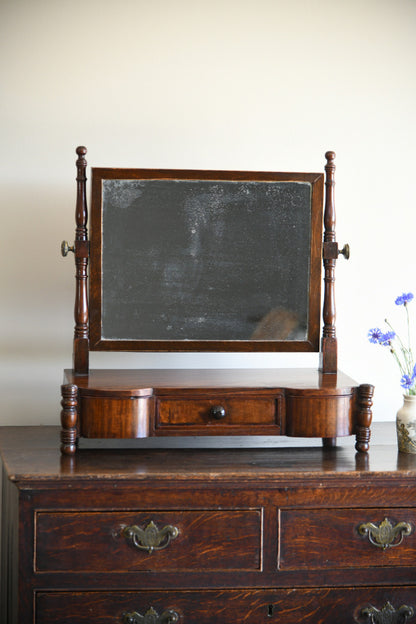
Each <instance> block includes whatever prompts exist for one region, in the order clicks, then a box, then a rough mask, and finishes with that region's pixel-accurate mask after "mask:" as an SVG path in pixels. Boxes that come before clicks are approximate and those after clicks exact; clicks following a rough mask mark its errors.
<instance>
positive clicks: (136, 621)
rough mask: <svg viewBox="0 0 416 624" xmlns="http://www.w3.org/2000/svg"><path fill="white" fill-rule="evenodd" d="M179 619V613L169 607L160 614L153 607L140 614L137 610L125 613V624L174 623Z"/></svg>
mask: <svg viewBox="0 0 416 624" xmlns="http://www.w3.org/2000/svg"><path fill="white" fill-rule="evenodd" d="M178 621H179V615H178V614H177V613H176V611H173V610H172V609H167V610H166V611H163V613H162V614H161V615H158V613H157V612H156V611H155V610H154V609H153V607H150V609H149V610H148V611H146V613H145V614H144V615H140V613H137V611H132V612H131V613H125V614H124V615H123V624H174V623H175V622H178Z"/></svg>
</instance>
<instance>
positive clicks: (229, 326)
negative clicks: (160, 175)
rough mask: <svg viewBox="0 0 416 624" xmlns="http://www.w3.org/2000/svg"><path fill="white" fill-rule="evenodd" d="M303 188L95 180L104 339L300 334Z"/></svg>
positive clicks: (306, 204)
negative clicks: (99, 197)
mask: <svg viewBox="0 0 416 624" xmlns="http://www.w3.org/2000/svg"><path fill="white" fill-rule="evenodd" d="M311 193H312V192H311V184H310V182H305V181H281V180H279V181H253V180H251V181H230V180H226V181H225V180H195V179H186V180H184V179H181V180H178V179H103V180H102V217H101V218H102V225H101V232H102V269H101V277H102V286H101V291H102V293H101V297H102V300H101V315H102V319H101V332H102V338H103V339H104V340H113V339H115V340H204V341H205V340H208V341H209V340H236V341H239V340H244V341H245V340H253V341H256V340H285V341H286V340H287V341H291V340H301V341H303V340H306V339H307V327H308V313H309V293H310V276H311V275H310V273H311V272H310V262H311V252H310V246H311V226H312V222H311V219H312V217H311Z"/></svg>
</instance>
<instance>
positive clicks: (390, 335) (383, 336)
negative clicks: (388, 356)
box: [378, 331, 396, 347]
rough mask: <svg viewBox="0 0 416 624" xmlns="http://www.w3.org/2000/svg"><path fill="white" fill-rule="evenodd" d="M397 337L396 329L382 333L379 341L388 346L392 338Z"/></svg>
mask: <svg viewBox="0 0 416 624" xmlns="http://www.w3.org/2000/svg"><path fill="white" fill-rule="evenodd" d="M395 337H396V333H395V332H394V331H388V332H386V333H385V334H381V336H380V338H379V340H378V341H379V343H380V344H381V345H383V347H388V346H389V345H390V343H391V341H392V340H394V339H395Z"/></svg>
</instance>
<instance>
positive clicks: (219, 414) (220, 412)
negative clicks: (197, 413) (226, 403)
mask: <svg viewBox="0 0 416 624" xmlns="http://www.w3.org/2000/svg"><path fill="white" fill-rule="evenodd" d="M209 413H210V416H211V417H212V418H215V419H216V420H221V419H222V418H225V416H226V412H225V408H224V407H223V406H222V405H213V406H212V407H211V409H210V410H209Z"/></svg>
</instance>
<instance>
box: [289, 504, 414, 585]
mask: <svg viewBox="0 0 416 624" xmlns="http://www.w3.org/2000/svg"><path fill="white" fill-rule="evenodd" d="M415 527H416V509H413V508H397V509H386V508H384V509H380V508H372V509H329V510H328V509H284V510H281V512H280V557H279V568H280V569H281V570H289V569H293V570H296V569H304V568H307V569H314V568H315V569H321V568H351V567H354V568H363V567H377V566H381V567H384V566H386V567H392V566H415V564H416V534H415ZM415 577H416V567H415ZM415 591H416V590H415Z"/></svg>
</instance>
